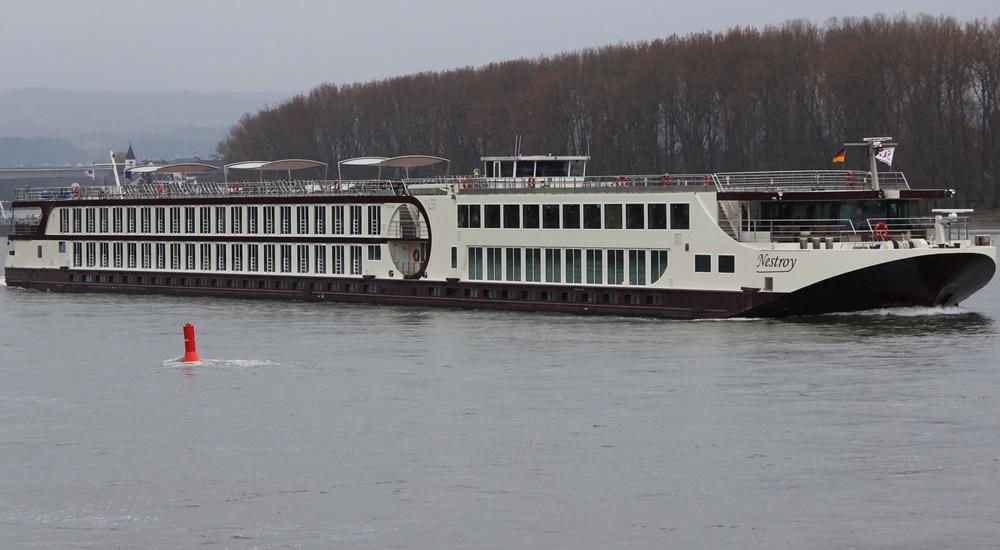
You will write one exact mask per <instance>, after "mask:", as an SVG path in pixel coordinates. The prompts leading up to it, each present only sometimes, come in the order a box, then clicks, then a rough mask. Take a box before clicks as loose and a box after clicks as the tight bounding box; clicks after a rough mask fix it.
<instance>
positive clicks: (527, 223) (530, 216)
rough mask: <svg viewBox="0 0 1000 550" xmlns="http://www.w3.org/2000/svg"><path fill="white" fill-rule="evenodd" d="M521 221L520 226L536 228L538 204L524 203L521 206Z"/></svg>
mask: <svg viewBox="0 0 1000 550" xmlns="http://www.w3.org/2000/svg"><path fill="white" fill-rule="evenodd" d="M521 214H522V218H523V219H522V223H521V227H523V228H525V229H538V221H539V219H538V218H539V216H538V205H537V204H525V205H522V206H521Z"/></svg>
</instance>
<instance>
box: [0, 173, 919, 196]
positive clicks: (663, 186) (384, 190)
mask: <svg viewBox="0 0 1000 550" xmlns="http://www.w3.org/2000/svg"><path fill="white" fill-rule="evenodd" d="M879 182H880V187H881V189H887V190H889V189H894V190H908V189H910V186H909V184H908V183H907V181H906V177H905V176H904V175H903V174H902V173H901V172H880V173H879ZM873 190H874V188H873V186H872V178H871V174H870V173H869V172H860V171H857V170H812V171H788V172H722V173H705V174H670V173H666V174H641V175H609V176H582V175H581V176H552V175H549V176H511V177H482V176H478V177H477V176H474V175H469V176H441V177H435V178H403V179H396V180H392V179H367V180H344V181H341V180H278V181H263V182H244V181H231V182H205V181H177V180H164V181H155V182H152V183H140V184H126V185H122V186H121V187H120V188H119V187H118V186H113V185H112V186H72V187H32V188H22V189H17V190H15V193H14V202H44V201H80V200H108V199H131V200H136V199H138V200H151V201H152V200H159V199H167V198H170V199H203V198H225V197H260V198H269V199H273V198H280V197H301V196H316V197H322V196H339V195H374V196H380V195H382V196H386V195H387V196H393V195H396V196H398V195H425V194H434V193H439V192H444V191H448V192H455V193H462V192H468V193H475V194H511V193H602V192H606V193H626V192H656V193H670V192H692V191H695V192H714V193H729V192H733V193H785V192H817V191H822V192H828V191H873Z"/></svg>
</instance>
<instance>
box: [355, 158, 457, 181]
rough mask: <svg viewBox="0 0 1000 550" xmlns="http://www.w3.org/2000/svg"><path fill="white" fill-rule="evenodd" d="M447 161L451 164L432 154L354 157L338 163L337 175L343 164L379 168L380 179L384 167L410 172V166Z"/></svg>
mask: <svg viewBox="0 0 1000 550" xmlns="http://www.w3.org/2000/svg"><path fill="white" fill-rule="evenodd" d="M441 163H445V164H448V165H451V161H450V160H448V159H446V158H442V157H435V156H431V155H401V156H398V157H354V158H350V159H347V160H342V161H340V162H338V163H337V175H338V177H339V176H340V167H341V166H374V167H378V169H379V179H381V177H382V168H383V167H386V168H403V169H405V170H406V171H407V174H409V169H410V168H421V167H424V166H433V165H435V164H441Z"/></svg>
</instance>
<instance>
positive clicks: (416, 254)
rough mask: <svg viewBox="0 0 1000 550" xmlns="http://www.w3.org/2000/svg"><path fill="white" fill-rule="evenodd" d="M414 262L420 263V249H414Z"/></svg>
mask: <svg viewBox="0 0 1000 550" xmlns="http://www.w3.org/2000/svg"><path fill="white" fill-rule="evenodd" d="M413 261H415V262H419V261H420V249H419V248H414V249H413Z"/></svg>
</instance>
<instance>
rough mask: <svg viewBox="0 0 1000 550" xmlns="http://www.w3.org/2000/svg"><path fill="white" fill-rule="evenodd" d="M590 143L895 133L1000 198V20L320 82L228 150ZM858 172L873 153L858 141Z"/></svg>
mask: <svg viewBox="0 0 1000 550" xmlns="http://www.w3.org/2000/svg"><path fill="white" fill-rule="evenodd" d="M518 134H520V135H521V136H522V147H521V150H522V152H524V153H529V154H546V153H553V154H559V153H564V154H571V153H588V152H589V153H590V154H591V155H592V157H593V160H592V162H591V164H590V166H589V168H588V172H589V173H592V174H598V173H603V174H618V173H661V172H672V173H685V172H708V171H743V170H765V169H804V168H809V169H814V168H834V166H832V165H830V164H829V163H830V157H831V156H832V154H833V153H834V152H836V150H837V149H838V148H839V147H840V144H841V143H842V142H843V141H845V140H856V139H858V138H861V137H863V136H880V135H891V136H893V137H895V138H896V139H897V140H898V141H899V142H900V147H899V148H898V149H897V151H896V168H898V169H900V170H902V171H904V172H906V174H907V178H908V179H909V180H910V182H911V185H914V186H919V187H952V188H956V189H957V190H958V191H959V196H958V199H957V200H958V203H959V204H963V205H966V204H968V205H973V206H978V207H994V206H998V205H1000V196H998V194H997V193H996V190H997V186H998V184H1000V173H998V170H1000V19H997V20H994V21H985V20H984V21H974V22H969V23H960V22H958V21H956V20H954V19H950V18H934V17H929V16H920V17H916V18H907V17H897V18H886V17H881V16H879V17H873V18H861V19H837V20H832V21H830V22H829V23H827V24H826V25H825V26H816V25H814V24H811V23H808V22H801V21H795V22H789V23H786V24H784V25H782V26H780V27H767V28H765V29H763V30H760V29H751V28H735V29H731V30H729V31H728V32H725V33H721V34H713V33H704V34H693V35H688V36H684V37H677V36H672V37H670V38H665V39H662V40H655V41H653V42H649V43H639V44H629V45H616V46H609V47H605V48H601V49H598V50H587V51H581V52H574V53H568V54H563V55H558V56H555V57H546V58H541V59H534V60H518V61H509V62H503V63H494V64H491V65H488V66H485V67H481V68H478V69H472V68H466V69H458V70H452V71H447V72H442V73H421V74H415V75H409V76H402V77H398V78H392V79H387V80H383V81H377V82H368V83H364V84H351V85H346V86H335V85H332V84H325V85H321V86H319V87H317V88H315V89H314V90H312V91H311V92H310V93H309V94H308V95H302V96H297V97H295V98H292V99H291V100H288V101H286V102H285V103H283V104H281V105H278V106H276V107H274V108H271V109H266V110H263V111H261V112H258V113H256V114H250V115H246V116H244V117H243V118H242V119H241V120H240V122H239V123H238V124H237V125H236V126H235V127H233V128H232V129H231V131H230V133H229V135H228V137H227V138H226V139H225V140H223V142H222V143H220V145H219V152H220V154H221V155H222V156H223V157H224V158H226V159H227V161H231V160H245V159H277V158H285V157H309V158H316V159H319V160H324V161H326V162H330V163H331V165H333V164H334V163H336V161H337V160H342V159H346V158H350V157H354V156H361V155H387V156H393V155H398V154H432V155H439V156H444V157H447V158H450V159H452V172H453V173H468V172H471V171H472V169H473V168H474V167H476V166H478V165H479V160H478V159H479V157H480V156H482V155H498V154H509V153H512V150H513V144H514V139H515V136H516V135H518ZM847 160H848V162H847V165H846V166H847V167H848V168H859V169H862V168H864V167H865V166H866V164H865V162H864V160H865V159H864V158H863V156H862V155H861V153H860V151H859V150H853V151H852V150H849V151H848V159H847Z"/></svg>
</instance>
